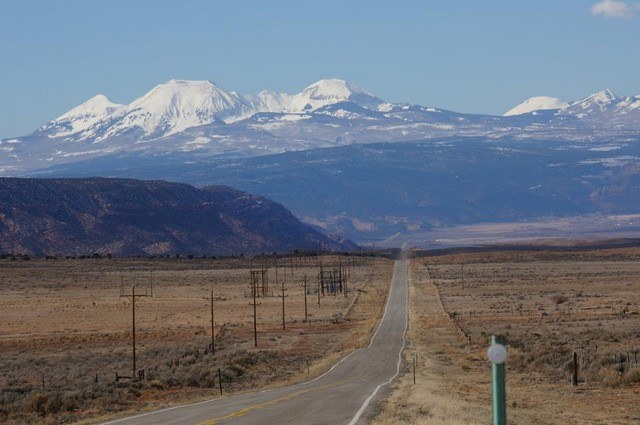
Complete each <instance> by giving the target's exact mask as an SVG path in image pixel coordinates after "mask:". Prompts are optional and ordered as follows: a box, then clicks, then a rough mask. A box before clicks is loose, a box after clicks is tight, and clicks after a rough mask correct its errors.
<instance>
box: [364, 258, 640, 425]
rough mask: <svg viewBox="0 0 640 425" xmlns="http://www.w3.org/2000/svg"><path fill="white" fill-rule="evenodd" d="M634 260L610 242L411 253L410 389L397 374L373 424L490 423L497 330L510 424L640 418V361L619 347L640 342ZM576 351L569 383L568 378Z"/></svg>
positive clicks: (639, 269)
mask: <svg viewBox="0 0 640 425" xmlns="http://www.w3.org/2000/svg"><path fill="white" fill-rule="evenodd" d="M639 257H640V250H638V249H616V250H602V251H587V252H529V253H526V252H517V253H508V252H501V253H478V254H455V255H447V256H440V257H429V258H420V259H413V260H412V261H411V281H410V284H411V286H410V291H411V292H410V296H411V305H410V308H411V312H410V315H411V316H410V319H411V325H410V330H409V334H408V340H409V342H410V345H409V346H408V347H407V350H406V353H405V357H406V359H407V363H410V359H411V356H412V355H413V354H414V353H417V354H418V359H419V362H418V372H417V375H418V376H417V384H416V385H415V386H414V385H413V384H412V378H411V374H410V373H408V374H405V375H404V376H403V377H402V378H401V379H400V380H399V381H398V383H397V384H396V385H395V388H394V390H393V391H392V393H391V395H390V397H389V399H388V400H387V402H386V403H385V404H384V405H383V408H382V411H381V413H380V415H379V416H378V418H377V419H376V421H375V423H380V424H392V423H393V424H396V423H407V424H409V423H410V424H432V423H434V424H435V423H438V424H441V423H444V424H457V423H465V424H466V423H469V424H475V423H489V422H490V421H491V410H490V408H491V399H490V381H489V379H490V368H489V364H488V362H487V361H486V358H485V356H486V355H485V349H486V346H487V340H488V336H489V335H491V334H493V333H501V334H505V335H506V336H507V339H508V341H509V344H510V347H509V352H510V358H509V360H508V363H507V377H508V384H507V386H508V406H509V407H508V414H509V418H510V423H514V424H557V423H562V424H584V423H589V424H630V423H638V421H640V407H639V406H638V405H637V404H636V403H635V401H634V400H637V398H638V396H639V395H640V385H638V371H639V370H640V367H636V365H635V359H633V358H632V359H629V358H628V357H633V354H627V353H631V352H632V350H633V349H634V348H635V347H638V346H640V341H639V340H638V338H640V334H639V333H638V331H637V329H638V328H639V325H640V320H639V318H638V315H637V314H635V312H636V311H637V309H638V306H639V305H640V293H638V291H637V287H638V285H639V284H640V278H639V276H640V266H638V263H637V259H638V258H639ZM462 264H464V273H465V277H464V289H463V286H462ZM439 298H441V300H442V306H441V304H440V301H439ZM565 298H566V299H565ZM560 300H561V301H562V302H558V301H560ZM443 307H444V310H443ZM541 311H544V312H545V314H544V315H542V314H541ZM573 351H576V352H578V354H579V356H580V362H581V363H580V368H581V375H580V377H581V380H582V381H581V383H580V385H579V386H578V387H577V388H572V387H571V386H570V385H569V375H570V363H569V360H570V358H571V353H572V352H573ZM614 354H615V355H617V356H618V357H617V360H616V361H614V360H613V355H614ZM620 355H622V357H623V358H624V359H625V361H624V366H625V370H624V372H623V373H622V374H621V373H620V372H621V371H620V370H619V365H620V362H619V359H620ZM420 359H422V360H421V361H420ZM629 360H631V361H629ZM541 406H544V408H541Z"/></svg>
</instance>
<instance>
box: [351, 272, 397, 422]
mask: <svg viewBox="0 0 640 425" xmlns="http://www.w3.org/2000/svg"><path fill="white" fill-rule="evenodd" d="M405 264H406V260H405ZM406 278H407V292H406V294H405V299H406V303H407V304H406V305H407V315H406V317H405V321H404V332H403V334H402V347H401V348H400V351H399V352H398V364H397V365H396V373H395V375H393V376H392V377H391V378H389V380H388V381H386V382H383V383H382V384H379V385H378V386H377V387H376V388H375V389H374V390H373V392H372V393H371V394H370V395H369V397H367V399H366V400H365V401H364V403H362V406H360V409H358V411H357V412H356V414H355V416H354V417H353V418H352V419H351V421H350V422H349V424H348V425H355V424H356V422H358V420H359V419H360V416H362V414H363V413H364V411H365V410H366V409H367V407H368V406H369V403H371V400H373V398H374V397H375V396H376V394H378V391H380V388H382V387H383V386H385V385H389V384H390V383H391V382H392V381H393V380H394V379H396V377H397V376H398V375H399V374H400V365H401V364H402V352H403V351H404V347H405V344H406V334H407V328H408V326H409V276H408V274H407V277H406ZM389 298H391V296H389ZM388 304H389V300H387V306H388ZM385 314H386V308H385ZM383 318H384V316H383ZM380 322H381V323H382V321H380ZM376 333H377V332H376ZM374 336H375V335H374ZM371 342H373V339H372V340H371Z"/></svg>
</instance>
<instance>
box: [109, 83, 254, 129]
mask: <svg viewBox="0 0 640 425" xmlns="http://www.w3.org/2000/svg"><path fill="white" fill-rule="evenodd" d="M243 105H244V103H243V101H242V100H241V99H240V97H239V96H238V95H237V94H234V93H230V92H227V91H226V90H224V89H222V88H220V87H218V86H217V85H215V84H214V83H212V82H211V81H207V80H202V81H199V80H169V81H167V82H165V83H162V84H159V85H157V86H155V87H154V88H153V89H151V91H149V92H148V93H147V94H145V95H144V96H142V97H140V98H138V99H136V100H134V101H133V102H132V103H131V104H130V105H128V106H127V107H126V108H125V109H124V110H123V111H122V112H121V115H122V117H123V118H125V117H126V119H123V120H121V121H122V125H120V126H119V125H116V126H115V127H114V128H112V129H110V131H109V135H112V134H117V133H120V132H121V131H124V130H126V129H127V128H130V127H132V126H137V127H140V128H141V129H142V130H143V131H144V134H145V135H157V136H167V135H170V134H174V133H177V132H180V131H183V130H185V129H187V128H189V127H194V126H198V125H203V124H209V123H212V122H214V121H216V120H223V119H224V118H226V117H227V116H228V115H232V114H235V113H238V112H239V111H240V110H241V109H242V107H243Z"/></svg>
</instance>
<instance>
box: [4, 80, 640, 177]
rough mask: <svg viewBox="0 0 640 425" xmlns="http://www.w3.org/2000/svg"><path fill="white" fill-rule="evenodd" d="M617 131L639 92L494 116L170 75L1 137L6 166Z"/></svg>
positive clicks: (639, 107)
mask: <svg viewBox="0 0 640 425" xmlns="http://www.w3.org/2000/svg"><path fill="white" fill-rule="evenodd" d="M612 131H615V132H617V133H616V134H618V133H619V132H625V134H627V135H628V134H632V135H637V134H640V96H635V97H626V98H623V97H620V96H617V95H615V94H614V93H613V92H611V91H610V90H603V91H601V92H598V93H595V94H593V95H591V96H587V97H585V98H584V99H580V100H578V101H574V102H570V103H564V102H563V101H561V100H559V99H556V98H551V97H534V98H531V99H528V100H527V101H525V102H523V103H522V104H520V105H518V106H516V107H515V108H513V109H511V110H510V111H508V112H507V113H506V114H505V116H493V115H478V114H464V113H458V112H454V111H448V110H445V109H441V108H437V107H425V106H420V105H411V104H406V103H388V102H385V101H384V100H382V99H380V98H378V97H376V96H375V95H373V94H371V93H368V92H367V91H365V90H363V89H361V88H360V87H358V86H356V85H355V84H352V83H349V82H346V81H344V80H340V79H325V80H320V81H318V82H316V83H313V84H311V85H310V86H308V87H306V88H305V89H303V90H302V91H301V92H299V93H296V94H288V93H274V92H269V91H262V92H260V93H258V94H257V95H241V94H238V93H236V92H233V91H227V90H225V89H223V88H221V87H219V86H217V85H216V84H214V83H212V82H210V81H186V80H170V81H168V82H165V83H162V84H160V85H158V86H156V87H154V88H153V89H152V90H151V91H149V92H148V93H146V94H144V95H143V96H142V97H139V98H138V99H136V100H134V101H133V102H131V103H130V104H128V105H119V104H116V103H113V102H111V101H110V100H108V99H107V98H106V97H105V96H102V95H98V96H96V97H94V98H92V99H90V100H88V101H87V102H85V103H83V104H82V105H80V106H78V107H76V108H73V109H72V110H70V111H69V112H67V113H65V114H64V115H62V116H60V117H58V118H56V119H54V120H52V121H50V122H49V123H47V124H45V125H43V126H42V127H41V128H39V129H38V130H36V131H35V132H34V133H32V134H30V135H28V136H25V137H18V138H14V139H5V140H0V174H5V175H15V174H19V173H21V172H24V171H27V170H34V169H40V168H45V167H49V166H53V165H56V164H61V163H73V162H77V161H80V160H85V159H90V158H96V157H105V156H108V155H120V156H126V155H137V156H139V155H143V156H147V157H149V156H158V155H161V156H163V157H167V156H170V155H186V156H187V157H189V160H190V161H191V160H197V159H198V158H203V157H211V156H217V155H227V156H228V155H233V156H260V155H266V154H272V153H280V152H285V151H296V150H306V149H313V148H326V147H334V146H341V145H348V144H353V143H376V142H387V141H393V142H399V141H410V140H424V139H434V138H441V137H451V136H473V137H486V138H490V139H496V138H500V137H506V136H514V137H516V138H518V139H544V140H557V139H562V140H585V139H589V140H591V139H593V138H597V137H600V136H601V135H610V133H611V132H612Z"/></svg>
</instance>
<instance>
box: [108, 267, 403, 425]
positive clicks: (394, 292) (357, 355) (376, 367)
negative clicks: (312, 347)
mask: <svg viewBox="0 0 640 425" xmlns="http://www.w3.org/2000/svg"><path fill="white" fill-rule="evenodd" d="M406 328H407V265H406V261H404V260H398V261H396V262H395V265H394V272H393V280H392V283H391V288H390V293H389V298H388V300H387V305H386V308H385V312H384V316H383V317H382V320H381V321H380V324H379V326H378V328H377V330H376V331H375V333H374V335H373V337H372V339H371V343H370V344H369V346H368V347H366V348H361V349H359V350H357V351H355V352H353V353H351V354H350V355H348V356H346V357H345V358H343V359H342V360H341V361H340V362H339V363H337V364H336V365H335V366H333V367H332V368H331V369H330V370H329V371H328V372H326V373H325V374H324V375H321V376H320V377H318V378H316V379H314V380H311V381H308V382H305V383H302V384H298V385H294V386H290V387H285V388H278V389H272V390H267V391H263V392H259V393H254V394H245V395H240V396H233V397H223V398H218V399H213V400H208V401H204V402H201V403H196V404H191V405H186V406H179V407H172V408H168V409H163V410H158V411H154V412H149V413H143V414H140V415H137V416H132V417H129V418H124V419H119V420H116V421H111V422H107V423H108V424H122V425H151V424H187V425H193V424H197V425H205V424H207V425H216V424H221V425H222V424H238V425H250V424H272V425H281V424H295V425H315V424H345V425H347V424H348V425H355V424H364V423H367V422H368V419H369V418H370V417H371V415H372V414H373V412H372V404H373V402H374V401H375V400H376V396H379V395H380V390H381V389H383V388H384V387H385V386H386V385H387V384H389V383H390V382H391V381H393V379H394V378H395V377H396V376H397V374H398V372H399V369H400V362H401V352H402V349H403V347H404V334H405V331H406Z"/></svg>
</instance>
